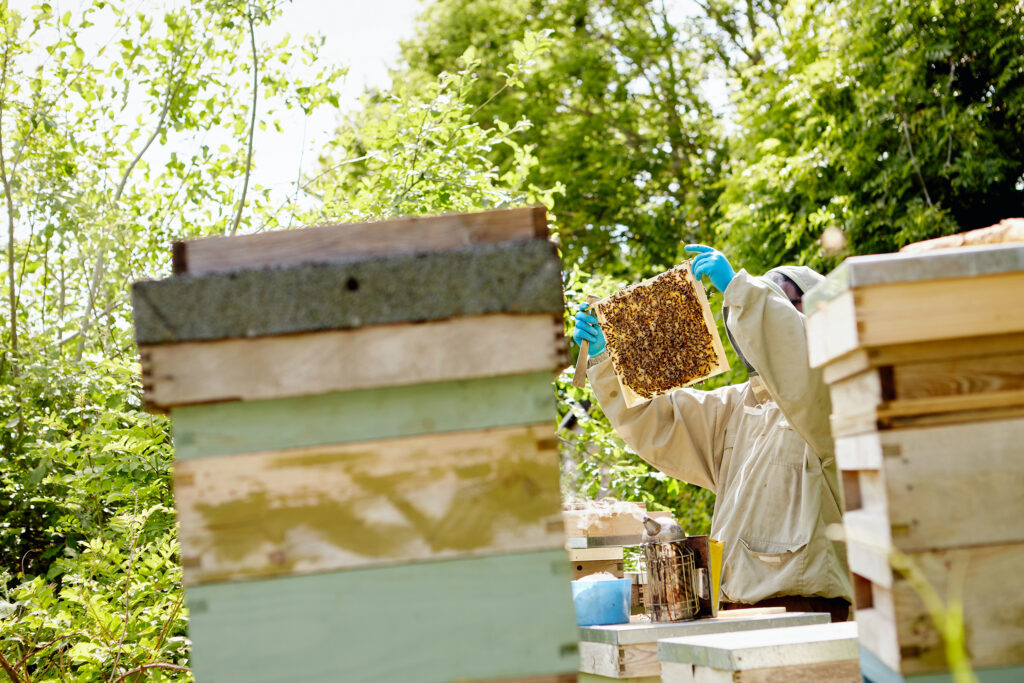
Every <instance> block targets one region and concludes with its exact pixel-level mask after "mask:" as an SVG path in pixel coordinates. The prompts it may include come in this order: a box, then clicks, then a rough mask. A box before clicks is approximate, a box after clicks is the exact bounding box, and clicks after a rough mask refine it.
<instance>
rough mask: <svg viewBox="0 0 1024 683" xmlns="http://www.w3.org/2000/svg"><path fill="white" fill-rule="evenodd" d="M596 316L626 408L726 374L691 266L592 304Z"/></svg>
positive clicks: (722, 351) (684, 265) (722, 354)
mask: <svg viewBox="0 0 1024 683" xmlns="http://www.w3.org/2000/svg"><path fill="white" fill-rule="evenodd" d="M594 311H595V312H596V314H597V319H598V320H599V321H600V323H601V328H602V330H603V331H604V334H605V338H606V341H607V348H608V352H609V354H610V355H611V358H612V365H613V366H614V368H615V375H616V376H617V377H618V379H619V386H620V387H621V388H622V395H623V397H624V398H625V401H626V405H627V406H629V407H632V406H635V405H639V404H641V403H644V402H646V401H649V400H650V399H652V398H654V397H655V396H661V395H662V394H666V393H669V392H671V391H674V390H676V389H679V388H682V387H688V386H691V385H693V384H696V383H698V382H702V381H704V380H705V379H707V378H709V377H713V376H715V375H717V374H720V373H723V372H726V371H727V370H728V369H729V361H728V360H727V359H726V357H725V349H724V348H723V346H722V340H721V337H720V336H719V334H718V327H717V326H716V325H715V320H714V316H713V315H712V314H711V307H710V306H709V305H708V298H707V294H706V293H705V291H704V285H703V284H701V282H700V281H699V280H696V279H695V278H694V277H693V273H692V271H691V270H690V262H689V261H687V262H684V263H682V264H680V265H679V266H676V267H675V268H672V269H670V270H668V271H666V272H664V273H661V274H659V275H657V276H655V277H653V278H650V279H648V280H644V281H643V282H640V283H637V284H635V285H632V286H630V287H627V288H626V289H624V290H622V291H620V292H616V293H615V294H613V295H611V296H609V297H607V298H605V299H602V300H601V301H598V302H596V303H595V304H594Z"/></svg>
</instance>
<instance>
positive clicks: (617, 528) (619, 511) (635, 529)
mask: <svg viewBox="0 0 1024 683" xmlns="http://www.w3.org/2000/svg"><path fill="white" fill-rule="evenodd" d="M644 515H647V516H648V517H650V518H652V519H656V520H661V519H671V518H672V513H671V512H669V511H667V510H651V511H648V510H647V508H646V506H645V505H644V504H643V503H626V502H620V503H617V504H616V505H615V507H614V509H611V510H606V509H603V508H586V509H583V510H566V511H565V534H566V536H569V537H570V538H599V537H614V536H642V535H643V533H644V525H643V522H642V520H643V518H644Z"/></svg>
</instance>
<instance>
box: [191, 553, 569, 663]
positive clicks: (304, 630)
mask: <svg viewBox="0 0 1024 683" xmlns="http://www.w3.org/2000/svg"><path fill="white" fill-rule="evenodd" d="M186 596H187V604H188V607H189V612H190V623H189V636H190V638H191V639H192V641H193V649H192V662H191V664H192V668H193V670H194V672H195V675H196V680H199V681H203V682H204V683H233V682H235V681H246V683H279V682H280V681H294V680H301V681H303V683H317V682H323V683H335V682H336V681H368V682H369V681H373V682H376V681H422V682H424V683H432V682H438V683H441V682H443V683H448V682H451V681H458V680H487V679H495V678H497V679H501V678H516V677H521V678H522V677H529V676H541V675H545V674H555V673H571V672H574V671H576V670H577V664H578V658H577V654H576V630H577V629H576V625H575V618H574V615H573V608H572V599H571V597H570V592H569V575H568V564H567V563H566V561H565V551H563V550H558V551H546V552H538V553H524V554H513V555H498V556H489V557H481V558H472V559H462V560H454V561H446V562H427V563H421V564H414V565H402V566H396V567H383V568H376V569H363V570H353V571H344V572H332V573H326V574H313V575H308V576H301V577H286V578H278V579H269V580H267V579H264V580H257V581H241V582H231V583H222V584H208V585H203V586H191V587H189V588H188V589H187V590H186ZM298 672H301V675H298Z"/></svg>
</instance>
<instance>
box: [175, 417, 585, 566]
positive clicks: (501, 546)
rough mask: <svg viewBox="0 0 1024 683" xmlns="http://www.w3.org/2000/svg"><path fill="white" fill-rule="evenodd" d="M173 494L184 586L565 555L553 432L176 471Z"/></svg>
mask: <svg viewBox="0 0 1024 683" xmlns="http://www.w3.org/2000/svg"><path fill="white" fill-rule="evenodd" d="M174 492H175V500H176V502H177V508H178V520H179V524H180V532H179V539H180V541H181V548H182V564H183V565H184V569H185V582H186V584H189V585H193V584H197V583H210V582H215V581H227V580H237V579H248V578H254V577H267V576H276V575H282V574H303V573H311V572H321V571H330V570H335V569H349V568H354V567H362V566H372V565H386V564H399V563H408V562H413V561H422V560H436V559H441V558H451V557H464V556H471V555H480V554H491V553H498V552H517V551H526V550H538V549H549V548H560V547H562V545H563V543H564V536H563V533H562V519H561V495H560V491H559V469H558V453H557V444H556V440H555V435H554V429H553V425H552V424H551V423H546V424H544V425H534V426H527V427H506V428H496V429H489V430H482V431H473V432H450V433H444V434H430V435H423V436H414V437H407V438H402V439H386V440H382V441H374V442H358V443H351V444H337V445H329V446H317V447H308V448H303V449H290V450H281V451H266V452H262V453H247V454H238V455H231V456H225V457H217V458H198V459H193V460H184V461H180V462H179V463H178V464H177V465H176V467H175V471H174ZM563 561H565V562H566V563H567V564H568V557H567V556H565V554H564V551H563Z"/></svg>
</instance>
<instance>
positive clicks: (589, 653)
mask: <svg viewBox="0 0 1024 683" xmlns="http://www.w3.org/2000/svg"><path fill="white" fill-rule="evenodd" d="M827 621H828V615H827V614H823V613H813V614H812V613H810V612H790V613H788V614H787V613H786V612H785V610H784V609H783V608H781V607H779V608H762V609H752V610H735V614H731V613H730V612H723V613H721V615H720V617H719V618H716V619H697V620H693V621H681V622H676V623H651V622H646V623H645V622H635V623H629V624H613V625H610V626H585V627H583V628H581V629H580V672H581V673H584V674H590V675H593V676H602V677H604V678H605V679H608V680H615V679H630V678H644V677H647V676H659V675H660V674H661V662H660V661H659V660H658V641H659V640H662V639H664V638H672V637H679V636H687V635H690V636H693V635H705V634H709V633H739V632H744V631H756V630H762V629H772V628H787V627H791V626H804V625H808V624H823V623H825V622H827Z"/></svg>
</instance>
